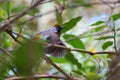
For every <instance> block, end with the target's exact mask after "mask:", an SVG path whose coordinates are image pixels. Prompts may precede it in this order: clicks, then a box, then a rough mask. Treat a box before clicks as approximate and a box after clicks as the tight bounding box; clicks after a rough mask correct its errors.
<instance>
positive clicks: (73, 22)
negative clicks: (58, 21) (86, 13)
mask: <svg viewBox="0 0 120 80" xmlns="http://www.w3.org/2000/svg"><path fill="white" fill-rule="evenodd" d="M81 18H82V17H80V16H79V17H76V18H72V19H71V20H69V21H68V22H66V23H64V24H63V25H62V26H64V27H65V28H64V29H62V31H61V33H64V32H66V31H68V30H70V29H72V28H73V27H74V26H75V25H76V24H77V22H79V21H80V20H81Z"/></svg>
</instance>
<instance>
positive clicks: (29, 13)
mask: <svg viewBox="0 0 120 80" xmlns="http://www.w3.org/2000/svg"><path fill="white" fill-rule="evenodd" d="M38 12H39V9H38V8H34V9H32V10H31V11H29V12H28V15H35V13H38Z"/></svg>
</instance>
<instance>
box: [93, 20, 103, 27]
mask: <svg viewBox="0 0 120 80" xmlns="http://www.w3.org/2000/svg"><path fill="white" fill-rule="evenodd" d="M103 23H104V22H103V21H97V22H95V23H93V24H91V26H98V25H100V24H103Z"/></svg>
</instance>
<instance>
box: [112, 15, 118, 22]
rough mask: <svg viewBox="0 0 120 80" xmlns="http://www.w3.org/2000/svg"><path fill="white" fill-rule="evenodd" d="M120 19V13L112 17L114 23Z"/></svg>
mask: <svg viewBox="0 0 120 80" xmlns="http://www.w3.org/2000/svg"><path fill="white" fill-rule="evenodd" d="M119 18H120V13H118V14H114V15H112V19H113V21H116V20H117V19H119Z"/></svg>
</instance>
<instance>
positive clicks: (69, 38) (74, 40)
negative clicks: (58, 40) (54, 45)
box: [63, 34, 85, 49]
mask: <svg viewBox="0 0 120 80" xmlns="http://www.w3.org/2000/svg"><path fill="white" fill-rule="evenodd" d="M63 37H64V39H65V40H66V42H67V43H68V44H70V45H71V46H73V47H74V48H80V49H85V45H84V43H83V42H82V41H81V40H80V39H79V38H78V37H77V36H75V35H70V34H65V35H64V36H63Z"/></svg>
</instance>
